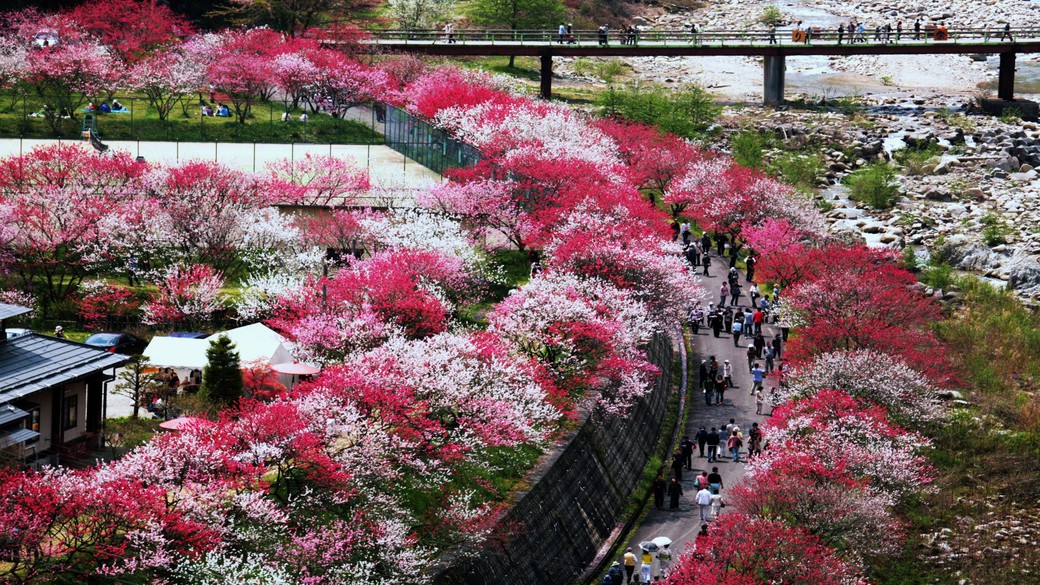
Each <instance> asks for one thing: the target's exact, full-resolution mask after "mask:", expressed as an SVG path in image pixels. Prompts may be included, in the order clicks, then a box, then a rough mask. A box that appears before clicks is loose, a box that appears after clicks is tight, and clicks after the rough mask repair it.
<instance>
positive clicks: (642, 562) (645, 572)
mask: <svg viewBox="0 0 1040 585" xmlns="http://www.w3.org/2000/svg"><path fill="white" fill-rule="evenodd" d="M653 566H654V555H653V553H651V552H650V551H648V550H646V549H644V550H643V554H642V555H641V556H640V558H639V574H640V575H641V576H642V582H643V585H650V579H651V573H653Z"/></svg>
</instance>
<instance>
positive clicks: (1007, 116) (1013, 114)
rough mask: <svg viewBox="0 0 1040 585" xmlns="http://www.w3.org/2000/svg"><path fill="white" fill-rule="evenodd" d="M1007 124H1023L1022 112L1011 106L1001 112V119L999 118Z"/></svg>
mask: <svg viewBox="0 0 1040 585" xmlns="http://www.w3.org/2000/svg"><path fill="white" fill-rule="evenodd" d="M997 119H998V120H1000V121H1001V122H1003V123H1005V124H1021V123H1022V110H1020V109H1018V108H1016V107H1014V106H1010V107H1006V108H1004V109H1003V110H1001V111H1000V117H999V118H997Z"/></svg>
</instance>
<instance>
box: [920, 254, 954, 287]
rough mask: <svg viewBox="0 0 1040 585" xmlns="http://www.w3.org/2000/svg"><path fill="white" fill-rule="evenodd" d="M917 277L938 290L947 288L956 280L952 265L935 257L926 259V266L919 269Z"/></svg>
mask: <svg viewBox="0 0 1040 585" xmlns="http://www.w3.org/2000/svg"><path fill="white" fill-rule="evenodd" d="M911 249H912V248H911ZM918 278H919V280H920V281H921V282H923V283H925V284H927V285H928V286H930V287H932V288H935V289H939V290H947V289H949V288H950V287H951V286H953V285H954V284H956V282H957V277H956V275H955V274H954V272H953V266H950V265H949V264H947V263H946V262H943V261H942V260H939V259H937V258H930V259H929V260H928V266H926V267H925V268H924V270H922V271H921V274H920V275H919V277H918Z"/></svg>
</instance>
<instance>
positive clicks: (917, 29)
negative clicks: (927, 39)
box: [914, 18, 921, 41]
mask: <svg viewBox="0 0 1040 585" xmlns="http://www.w3.org/2000/svg"><path fill="white" fill-rule="evenodd" d="M914 40H915V41H919V40H921V19H920V18H918V19H917V20H915V21H914Z"/></svg>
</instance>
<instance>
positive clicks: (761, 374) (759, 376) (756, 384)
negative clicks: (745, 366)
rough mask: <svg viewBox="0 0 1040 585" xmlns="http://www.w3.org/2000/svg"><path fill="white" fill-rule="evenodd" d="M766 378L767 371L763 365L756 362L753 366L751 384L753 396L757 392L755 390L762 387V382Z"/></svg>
mask: <svg viewBox="0 0 1040 585" xmlns="http://www.w3.org/2000/svg"><path fill="white" fill-rule="evenodd" d="M765 380H766V371H765V370H763V369H762V366H761V365H760V364H758V363H757V362H756V363H755V367H753V368H751V381H752V382H753V384H752V386H751V394H752V396H753V395H754V394H755V392H757V391H758V390H761V389H762V384H763V383H764V382H765Z"/></svg>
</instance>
